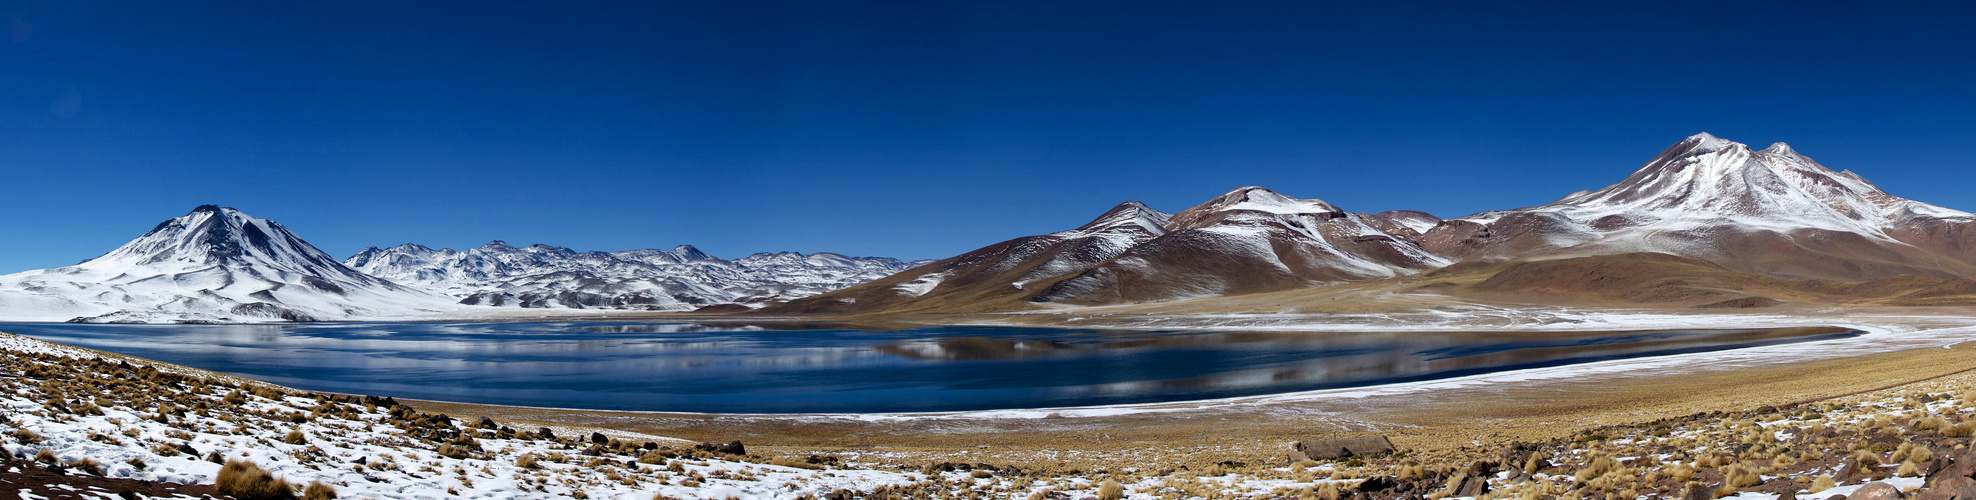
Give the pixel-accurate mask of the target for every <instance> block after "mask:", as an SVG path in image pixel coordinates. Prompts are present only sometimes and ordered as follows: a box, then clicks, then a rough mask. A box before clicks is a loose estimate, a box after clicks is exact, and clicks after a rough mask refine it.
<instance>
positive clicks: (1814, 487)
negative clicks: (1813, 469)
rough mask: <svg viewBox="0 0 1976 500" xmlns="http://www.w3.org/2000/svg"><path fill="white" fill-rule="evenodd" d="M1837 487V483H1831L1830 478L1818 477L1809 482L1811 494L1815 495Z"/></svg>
mask: <svg viewBox="0 0 1976 500" xmlns="http://www.w3.org/2000/svg"><path fill="white" fill-rule="evenodd" d="M1837 487H1839V482H1838V481H1833V480H1832V476H1818V478H1816V479H1812V480H1811V488H1810V489H1811V492H1812V493H1817V492H1820V491H1825V490H1829V489H1832V488H1837Z"/></svg>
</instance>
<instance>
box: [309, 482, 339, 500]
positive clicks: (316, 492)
mask: <svg viewBox="0 0 1976 500" xmlns="http://www.w3.org/2000/svg"><path fill="white" fill-rule="evenodd" d="M335 499H336V488H334V487H331V486H330V485H327V484H323V483H322V481H311V482H309V487H308V488H303V489H302V500H335Z"/></svg>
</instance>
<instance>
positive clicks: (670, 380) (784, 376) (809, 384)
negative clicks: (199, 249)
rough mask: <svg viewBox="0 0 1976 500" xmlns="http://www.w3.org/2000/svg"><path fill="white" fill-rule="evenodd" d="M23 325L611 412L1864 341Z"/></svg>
mask: <svg viewBox="0 0 1976 500" xmlns="http://www.w3.org/2000/svg"><path fill="white" fill-rule="evenodd" d="M0 331H9V332H13V333H19V334H23V335H29V336H34V337H38V338H43V339H47V340H52V341H56V342H63V343H68V344H74V345H81V346H85V347H91V348H96V349H102V350H106V351H112V352H118V353H123V354H129V355H133V356H139V357H145V358H151V359H158V360H161V361H167V362H172V363H178V364H184V365H189V366H194V367H199V368H205V369H209V370H215V371H221V372H227V373H233V374H238V375H244V376H249V377H254V378H258V379H262V380H268V381H272V382H276V383H280V384H284V385H289V386H291V387H297V388H301V389H307V390H319V391H329V392H341V393H354V394H376V395H387V396H395V397H400V398H411V399H433V400H446V401H464V402H476V403H490V404H514V405H528V406H547V407H565V408H591V409H614V410H656V411H698V412H741V413H810V412H889V411H950V410H970V409H990V408H1034V407H1054V406H1078V405H1095V404H1119V403H1143V402H1158V401H1179V400H1189V399H1204V398H1216V397H1230V396H1242V395H1256V394H1269V393H1279V392H1290V391H1300V390H1311V389H1323V388H1335V387H1350V386H1361V385H1373V384H1382V383H1392V382H1400V381H1409V380H1422V379H1433V378H1443V377H1453V376H1461V375H1467V374H1474V373H1485V372H1490V371H1500V370H1513V369H1521V368H1531V367H1540V366H1554V365H1561V364H1571V363H1582V362H1590V361H1597V360H1604V359H1617V358H1627V357H1639V356H1654V355H1666V354H1677V353H1687V352H1701V351H1708V350H1719V349H1731V348H1741V347H1751V346H1760V345H1773V344H1781V343H1790V342H1804V341H1815V340H1826V339H1834V338H1843V337H1849V336H1852V335H1856V334H1857V332H1853V331H1850V330H1847V329H1842V328H1822V327H1816V328H1772V329H1747V330H1666V331H1627V332H1542V333H1531V332H1405V333H1392V332H1386V333H1337V332H1172V331H1167V332H1123V331H1107V330H1089V329H1058V328H1019V327H967V326H941V327H915V328H898V329H881V328H876V327H873V326H870V325H842V324H817V323H779V324H763V325H731V324H692V323H656V322H652V323H637V322H582V321H562V322H456V323H310V324H284V325H81V324H42V323H21V324H4V325H0Z"/></svg>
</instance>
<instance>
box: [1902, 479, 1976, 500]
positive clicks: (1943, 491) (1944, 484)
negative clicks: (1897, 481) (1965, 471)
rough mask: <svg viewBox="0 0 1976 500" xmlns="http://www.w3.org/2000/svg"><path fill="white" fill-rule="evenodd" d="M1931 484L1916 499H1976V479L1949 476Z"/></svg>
mask: <svg viewBox="0 0 1976 500" xmlns="http://www.w3.org/2000/svg"><path fill="white" fill-rule="evenodd" d="M1929 484H1930V486H1929V487H1928V489H1925V490H1921V494H1919V495H1915V499H1916V500H1976V479H1970V478H1966V477H1948V478H1943V479H1942V480H1940V481H1935V482H1933V483H1929Z"/></svg>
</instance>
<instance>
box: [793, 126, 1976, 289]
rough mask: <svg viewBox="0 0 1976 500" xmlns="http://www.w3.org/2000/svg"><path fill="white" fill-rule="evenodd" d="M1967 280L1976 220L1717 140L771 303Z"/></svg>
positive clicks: (1204, 209) (1793, 157)
mask: <svg viewBox="0 0 1976 500" xmlns="http://www.w3.org/2000/svg"><path fill="white" fill-rule="evenodd" d="M1619 275H1624V276H1623V277H1622V276H1619ZM1683 278H1686V279H1683ZM1970 278H1976V215H1971V214H1969V213H1967V212H1961V211H1957V210H1951V209H1947V208H1943V207H1938V206H1935V205H1930V204H1927V203H1922V202H1918V201H1914V200H1908V199H1903V198H1899V197H1895V196H1893V195H1891V194H1888V193H1886V192H1885V191H1883V190H1881V189H1880V188H1879V187H1877V186H1874V185H1873V184H1872V183H1871V182H1868V181H1867V180H1866V179H1864V178H1862V177H1860V176H1859V175H1858V174H1854V173H1852V172H1850V171H1840V172H1835V171H1832V170H1830V169H1828V168H1825V167H1824V166H1823V165H1820V164H1818V163H1817V162H1815V161H1813V160H1811V159H1810V158H1807V157H1805V156H1803V155H1801V154H1799V153H1798V152H1797V151H1795V150H1793V149H1792V148H1791V147H1790V146H1789V145H1786V144H1783V143H1777V144H1775V145H1772V146H1770V147H1769V148H1765V149H1763V150H1761V151H1752V150H1751V149H1750V148H1749V147H1748V146H1746V145H1743V144H1740V143H1736V142H1733V141H1728V140H1724V139H1721V138H1718V137H1715V136H1712V135H1709V134H1706V133H1702V134H1697V135H1694V136H1691V137H1688V138H1687V139H1685V140H1682V141H1680V142H1679V143H1676V144H1675V145H1673V146H1671V147H1669V148H1668V149H1667V150H1666V151H1663V152H1662V153H1661V154H1660V155H1658V156H1656V157H1654V158H1653V159H1652V160H1650V161H1648V162H1647V163H1646V164H1645V165H1644V166H1641V167H1640V168H1639V169H1637V170H1636V171H1634V172H1633V173H1632V174H1631V175H1629V176H1627V177H1626V178H1625V179H1623V180H1621V181H1620V182H1618V183H1616V184H1613V185H1610V186H1606V187H1604V188H1601V189H1598V190H1593V191H1580V192H1577V193H1572V194H1570V195H1568V196H1565V197H1564V198H1562V199H1559V200H1557V201H1554V202H1551V203H1549V204H1545V205H1541V206H1536V207H1528V208H1520V209H1514V210H1500V211H1489V212H1483V213H1479V214H1474V215H1469V216H1465V217H1458V218H1454V219H1446V220H1443V219H1440V218H1437V217H1435V216H1433V215H1430V214H1426V213H1423V212H1416V211H1389V212H1382V213H1377V214H1366V213H1354V212H1350V211H1347V210H1345V209H1342V208H1339V207H1336V206H1333V205H1331V204H1329V203H1325V202H1323V201H1321V200H1315V199H1296V198H1292V197H1289V196H1285V195H1282V194H1279V193H1276V192H1274V191H1270V190H1268V189H1264V188H1260V187H1253V186H1251V187H1243V188H1238V189H1235V190H1233V191H1230V192H1228V193H1226V194H1223V195H1221V196H1218V197H1216V198H1214V199H1212V200H1209V201H1208V202H1206V203H1202V204H1200V205H1197V206H1195V207H1193V208H1189V209H1187V210H1184V211H1181V212H1179V213H1176V214H1171V215H1169V214H1166V213H1163V212H1159V211H1157V210H1153V209H1151V208H1148V207H1146V206H1144V205H1142V204H1139V203H1136V202H1128V203H1125V204H1122V205H1119V206H1118V207H1117V208H1114V209H1112V210H1111V211H1109V212H1106V213H1105V214H1104V215H1101V216H1099V217H1098V218H1097V219H1096V220H1093V221H1092V222H1091V223H1089V224H1086V225H1085V226H1083V227H1080V228H1078V229H1074V230H1070V231H1064V232H1059V233H1052V234H1047V235H1041V236H1029V237H1023V238H1017V239H1014V240H1009V241H1005V242H1002V243H998V244H995V245H990V246H988V247H984V248H981V249H978V250H975V251H972V252H968V253H965V254H961V255H958V256H955V257H951V258H948V259H943V260H940V261H937V262H935V263H933V264H932V265H928V266H922V267H919V268H916V269H912V270H909V271H907V272H904V273H900V274H898V275H893V276H890V277H886V278H883V279H879V280H875V281H872V282H870V283H866V284H863V285H859V286H855V287H849V288H845V289H843V290H838V291H835V292H831V293H825V294H821V295H817V296H814V297H809V298H804V299H799V300H795V301H791V302H789V303H786V304H782V305H777V306H772V307H769V308H767V309H765V310H764V312H771V313H836V314H860V313H901V312H920V313H956V312H984V311H1017V310H1032V309H1036V308H1038V307H1050V306H1062V305H1085V306H1089V305H1116V304H1133V303H1149V302H1171V301H1180V300H1187V299H1200V298H1209V297H1225V296H1230V295H1240V294H1253V293H1262V292H1278V291H1285V290H1298V289H1312V288H1322V287H1325V286H1327V285H1334V284H1341V283H1356V282H1378V281H1382V280H1384V281H1390V282H1392V283H1393V284H1394V290H1395V291H1401V292H1418V293H1436V294H1452V295H1458V296H1469V297H1486V298H1491V299H1507V300H1529V301H1534V302H1542V303H1583V302H1600V303H1615V304H1641V303H1653V304H1672V305H1685V306H1723V307H1730V306H1734V307H1749V306H1757V305H1774V304H1779V303H1785V302H1793V301H1826V302H1833V301H1847V300H1852V301H1858V300H1865V299H1874V300H1882V299H1884V300H1894V302H1892V303H1931V304H1934V303H1942V301H1941V300H1940V299H1941V298H1942V297H1962V296H1964V295H1967V294H1970V293H1976V281H1970ZM1965 298H1966V297H1965ZM1923 299H1929V300H1923ZM1286 300H1295V299H1294V298H1292V299H1286ZM1901 300H1906V302H1902V301H1901ZM1959 300H1960V299H1959Z"/></svg>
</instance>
